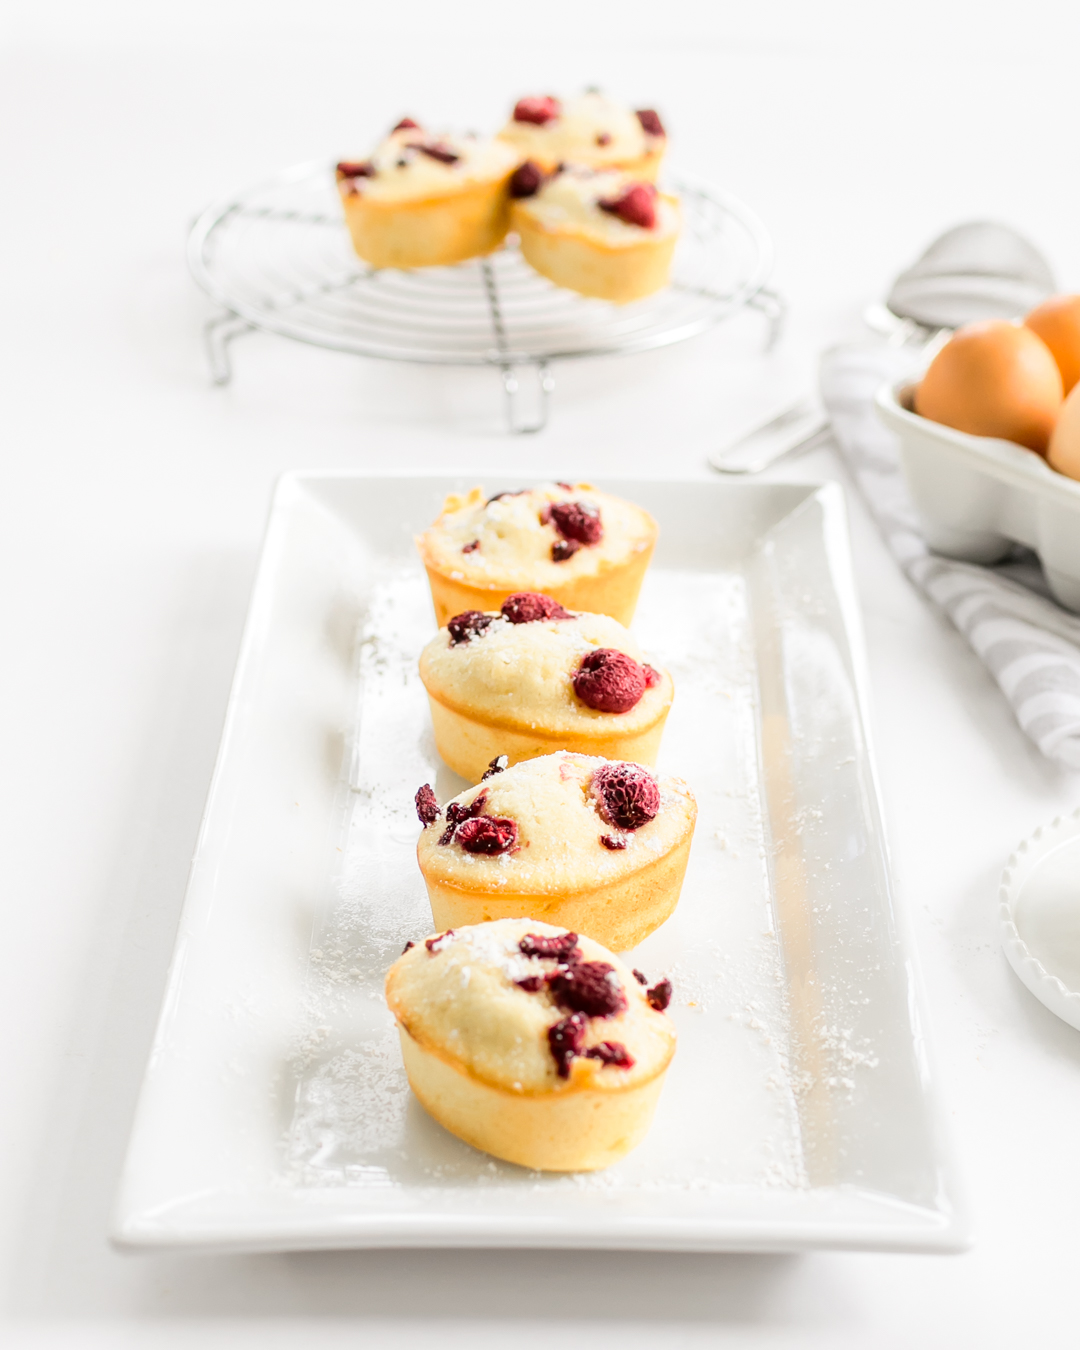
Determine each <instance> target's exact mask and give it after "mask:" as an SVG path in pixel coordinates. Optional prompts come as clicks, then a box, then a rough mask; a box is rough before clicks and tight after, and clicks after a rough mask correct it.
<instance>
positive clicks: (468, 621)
mask: <svg viewBox="0 0 1080 1350" xmlns="http://www.w3.org/2000/svg"><path fill="white" fill-rule="evenodd" d="M494 617H495V616H494V615H493V614H485V613H484V611H483V610H481V609H467V610H466V611H465V613H464V614H455V615H454V617H453V618H452V619H451V620H450V622H449V623H448V624H447V625H446V626H447V628H449V630H450V646H451V647H456V646H457V645H458V643H459V642H468V641H470V640H471V639H472V638H474V637H479V636H480V634H481V633H483V631H484V630H485V629H486V628H487V626H488V625H489V624H490V623H491V621H492V619H493V618H494Z"/></svg>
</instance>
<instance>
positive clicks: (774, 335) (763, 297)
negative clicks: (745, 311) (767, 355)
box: [748, 290, 788, 352]
mask: <svg viewBox="0 0 1080 1350" xmlns="http://www.w3.org/2000/svg"><path fill="white" fill-rule="evenodd" d="M748 303H749V304H750V305H751V306H752V307H753V308H754V309H756V310H758V311H759V313H761V314H764V316H765V318H766V319H767V320H768V321H769V335H768V337H767V338H766V340H765V350H766V351H767V352H771V351H772V349H773V348H774V347H775V346H776V344H777V343H778V342H779V341H780V335H781V333H783V331H784V321H785V319H786V318H787V311H788V307H787V301H786V300H785V299H784V297H783V296H782V295H780V294H779V292H777V291H769V290H762V291H758V293H757V295H753V296H751V297H750V300H749V302H748Z"/></svg>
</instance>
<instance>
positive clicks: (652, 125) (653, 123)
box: [634, 108, 667, 136]
mask: <svg viewBox="0 0 1080 1350" xmlns="http://www.w3.org/2000/svg"><path fill="white" fill-rule="evenodd" d="M634 116H635V117H636V118H637V120H638V121H639V122H640V123H641V129H642V131H643V132H644V133H645V135H646V136H666V135H667V132H666V131H665V130H664V124H663V122H661V121H660V114H659V113H658V112H656V111H655V109H653V108H638V110H637V112H635V114H634Z"/></svg>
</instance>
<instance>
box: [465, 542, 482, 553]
mask: <svg viewBox="0 0 1080 1350" xmlns="http://www.w3.org/2000/svg"><path fill="white" fill-rule="evenodd" d="M479 547H480V540H479V539H474V540H473V541H472V543H470V544H463V545H462V548H461V551H462V553H475V552H476V550H477V549H478V548H479Z"/></svg>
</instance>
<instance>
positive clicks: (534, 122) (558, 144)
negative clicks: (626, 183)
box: [499, 90, 667, 168]
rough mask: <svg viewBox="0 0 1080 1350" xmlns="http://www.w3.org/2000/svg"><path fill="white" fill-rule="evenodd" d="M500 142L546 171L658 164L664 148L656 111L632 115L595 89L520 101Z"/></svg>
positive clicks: (662, 129) (623, 106)
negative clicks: (576, 166) (560, 166)
mask: <svg viewBox="0 0 1080 1350" xmlns="http://www.w3.org/2000/svg"><path fill="white" fill-rule="evenodd" d="M499 137H500V139H502V140H504V141H506V142H508V143H509V144H510V145H512V146H514V148H515V149H516V150H517V151H518V152H519V154H520V155H521V157H522V158H525V159H533V160H536V161H538V162H539V163H540V164H542V165H544V166H546V167H551V168H554V166H555V165H556V164H562V163H568V164H584V165H587V166H589V167H591V168H606V167H612V166H614V167H618V166H621V165H630V164H637V163H639V162H645V161H648V160H657V161H658V160H659V158H660V156H661V155H662V154H663V152H664V149H665V147H666V143H667V138H666V133H665V131H664V127H663V123H662V122H661V120H660V117H659V115H658V114H657V113H656V112H655V110H653V109H652V108H642V109H640V110H638V111H634V110H633V109H631V108H628V107H627V106H626V105H625V104H623V103H619V102H618V101H617V100H616V99H613V98H609V97H608V96H607V95H606V94H602V93H600V92H599V91H597V90H588V91H586V92H585V93H583V94H579V95H577V96H576V97H574V98H567V99H560V98H555V97H553V96H552V95H540V96H534V97H528V98H522V99H519V100H518V102H517V104H516V105H515V107H514V111H513V113H512V115H511V118H510V121H509V122H508V123H507V124H506V126H505V127H503V129H502V131H500V132H499Z"/></svg>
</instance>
